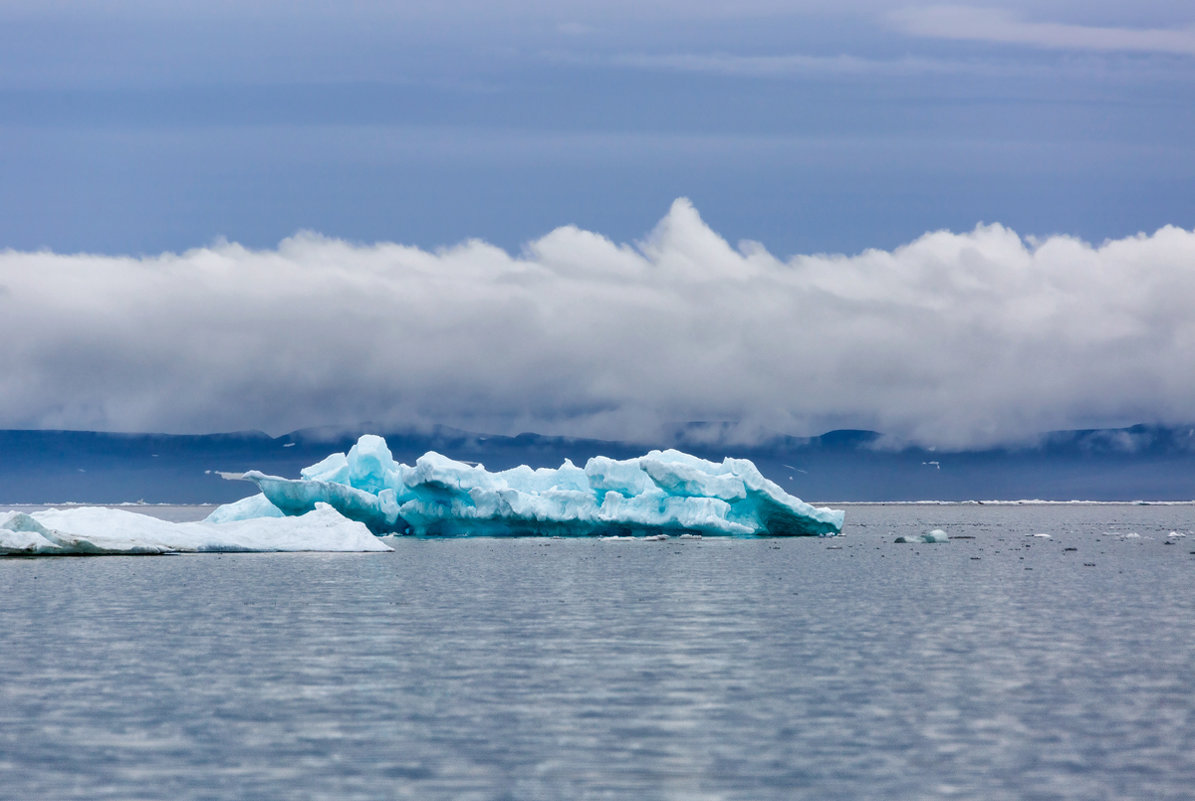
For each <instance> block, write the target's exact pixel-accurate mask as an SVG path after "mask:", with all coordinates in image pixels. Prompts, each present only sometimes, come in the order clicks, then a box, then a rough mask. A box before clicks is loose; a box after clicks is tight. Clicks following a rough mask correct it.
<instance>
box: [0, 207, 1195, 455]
mask: <svg viewBox="0 0 1195 801" xmlns="http://www.w3.org/2000/svg"><path fill="white" fill-rule="evenodd" d="M1193 299H1195V232H1192V231H1187V230H1183V229H1180V228H1175V227H1166V228H1163V229H1161V230H1159V231H1157V232H1156V233H1154V234H1152V235H1148V236H1147V235H1138V236H1136V237H1132V238H1127V239H1122V240H1116V241H1109V242H1105V243H1103V244H1101V245H1098V246H1093V245H1090V244H1087V243H1085V242H1082V241H1079V240H1077V239H1074V238H1070V237H1066V236H1053V237H1049V238H1047V239H1041V240H1036V239H1023V238H1021V237H1019V236H1018V235H1017V234H1016V233H1015V232H1013V231H1011V230H1009V229H1007V228H1005V227H1002V226H1000V225H980V226H978V227H977V228H976V229H975V230H973V231H971V232H969V233H951V232H947V231H939V232H935V233H929V234H926V235H925V236H923V237H921V238H919V239H917V240H916V241H914V242H912V243H910V244H908V245H905V246H903V247H899V248H896V249H895V250H892V251H882V250H869V251H866V252H863V253H861V254H858V255H853V256H847V255H803V256H795V257H792V258H789V259H785V260H782V259H779V258H777V257H776V256H773V255H772V254H770V253H769V252H768V251H767V250H766V249H765V248H764V247H763V246H762V245H760V244H758V243H754V242H744V243H742V244H740V245H739V246H738V247H737V248H736V247H732V246H731V245H730V244H728V243H727V242H726V241H725V240H724V239H722V238H721V237H720V236H719V235H718V234H717V233H715V232H714V231H713V230H712V229H711V228H710V227H709V226H707V225H706V224H705V223H704V222H703V221H702V219H701V218H700V216H699V215H698V213H697V211H696V210H695V209H694V208H693V207H692V206H691V205H690V203H689V202H688V201H686V200H684V199H681V200H677V201H676V202H675V203H674V204H673V206H672V208H671V210H670V211H669V212H668V214H667V215H666V216H665V217H664V219H663V220H661V221H660V223H659V224H658V225H657V226H656V227H655V229H654V230H652V231H651V232H650V234H648V235H647V236H646V238H644V239H643V240H642V241H640V242H637V243H634V244H618V243H615V242H612V241H610V240H609V239H607V238H605V237H603V236H601V235H600V234H597V233H594V232H590V231H585V230H581V229H579V228H576V227H573V226H565V227H562V228H558V229H556V230H554V231H552V232H550V233H548V234H547V235H545V236H543V237H542V238H540V239H537V240H535V241H532V242H530V243H529V244H527V245H526V246H525V248H524V250H523V252H521V253H519V254H517V255H516V254H510V253H507V252H506V251H504V250H501V249H499V248H496V247H494V246H492V245H489V244H486V243H485V242H481V241H468V242H464V243H462V244H459V245H457V246H454V247H450V248H444V249H441V250H437V251H434V252H431V251H426V250H422V249H419V248H414V247H406V246H402V245H397V244H391V243H380V244H373V245H363V244H354V243H350V242H345V241H341V240H336V239H329V238H325V237H321V236H318V235H315V234H310V233H303V234H299V235H297V236H295V237H292V238H290V239H287V240H284V241H283V242H281V243H280V244H279V245H278V247H277V249H274V250H264V251H254V250H248V249H246V248H244V247H241V246H239V245H236V244H230V243H218V244H216V245H213V246H212V247H208V248H202V249H196V250H191V251H188V252H185V253H182V254H162V255H157V256H142V257H123V256H121V257H117V256H99V255H87V254H76V255H64V254H56V253H50V252H15V251H6V252H2V253H0V341H3V343H4V346H3V348H2V349H0V427H6V428H19V427H49V428H59V427H61V428H96V429H106V430H155V431H170V432H206V431H219V430H238V429H246V428H261V429H264V430H266V431H270V432H272V433H281V432H283V431H286V430H290V429H293V428H297V427H302V426H309V425H318V424H334V423H353V422H360V421H365V420H372V421H376V422H379V423H395V424H406V423H428V422H440V423H446V424H452V425H459V426H462V427H467V428H472V429H474V430H482V431H491V432H495V433H513V432H517V431H522V430H534V431H540V432H545V433H568V434H576V435H594V436H603V437H612V438H628V437H638V436H650V435H651V434H652V433H653V432H654V431H655V430H656V427H657V426H658V425H660V424H661V423H667V422H670V421H682V420H733V421H743V422H744V423H745V424H746V425H747V427H748V428H750V427H752V426H759V427H764V428H767V429H770V430H774V431H783V432H787V433H792V434H801V435H804V434H816V433H821V432H822V431H824V430H828V429H830V428H838V427H863V428H873V429H878V430H881V431H885V432H887V433H890V434H893V435H896V436H899V437H904V438H908V439H912V440H914V441H918V442H920V443H923V444H929V445H937V446H943V447H953V446H967V445H977V444H991V443H998V442H1007V441H1015V440H1024V439H1025V438H1028V437H1032V436H1033V435H1035V434H1036V433H1038V432H1040V431H1043V430H1047V429H1056V428H1067V427H1080V426H1088V425H1092V426H1094V425H1121V424H1127V423H1131V422H1138V421H1141V422H1189V421H1192V420H1195V369H1193V367H1195V364H1193V362H1195V315H1192V314H1191V313H1190V307H1191V303H1192V300H1193Z"/></svg>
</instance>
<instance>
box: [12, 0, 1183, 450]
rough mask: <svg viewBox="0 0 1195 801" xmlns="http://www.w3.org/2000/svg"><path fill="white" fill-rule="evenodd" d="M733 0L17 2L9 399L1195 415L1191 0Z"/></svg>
mask: <svg viewBox="0 0 1195 801" xmlns="http://www.w3.org/2000/svg"><path fill="white" fill-rule="evenodd" d="M726 6H727V4H721V3H718V4H715V3H706V2H679V1H676V2H674V1H673V0H665V1H663V2H634V3H631V2H555V3H548V2H511V3H495V2H479V1H475V0H448V1H447V2H441V3H436V4H434V5H433V4H418V5H416V4H403V3H383V2H374V3H370V2H361V3H355V4H352V5H351V6H348V5H345V4H327V3H314V2H307V3H303V2H298V3H294V2H288V3H283V2H273V1H272V0H270V1H263V2H238V3H233V2H219V1H216V0H208V1H207V2H190V1H189V0H184V1H181V2H173V3H169V4H162V3H157V2H148V0H144V1H141V0H123V1H122V0H111V1H110V2H98V1H96V2H45V1H44V0H43V1H42V2H36V3H34V2H24V1H23V0H7V2H3V3H0V250H2V249H5V248H7V249H8V250H7V252H4V253H2V254H0V312H3V314H0V320H4V322H0V335H3V336H4V338H5V341H6V342H8V343H9V345H8V347H7V348H6V350H5V351H4V352H0V374H3V375H4V376H5V378H4V380H3V381H0V384H4V385H5V386H4V387H3V388H4V389H5V393H2V394H3V398H4V399H3V400H2V401H0V426H7V427H41V426H58V427H85V428H109V429H124V430H128V429H147V428H153V429H157V430H170V431H201V430H217V429H236V428H264V429H266V430H270V431H272V432H273V433H280V432H281V431H284V430H286V429H287V428H292V427H298V426H300V425H319V424H325V423H334V422H346V423H350V422H356V421H358V420H362V419H375V420H393V421H400V422H401V421H407V420H414V421H435V422H448V423H456V424H460V425H467V426H473V427H475V428H479V429H484V430H494V431H498V430H502V431H511V430H523V429H533V430H545V431H546V430H554V431H560V432H562V433H587V434H595V435H601V436H619V435H622V434H625V433H627V432H632V431H633V432H640V433H642V432H649V431H650V429H651V425H652V424H653V421H659V420H664V421H668V420H680V419H745V420H750V421H752V425H759V426H763V427H765V428H769V429H771V430H784V431H787V432H789V433H797V434H813V433H820V432H821V431H822V430H825V429H827V428H830V427H836V426H859V427H873V428H879V429H882V430H885V431H889V432H892V433H894V434H897V435H900V436H908V437H912V438H915V439H919V440H920V441H924V442H940V443H943V444H956V445H959V444H962V445H965V444H972V443H979V442H993V441H1006V440H1015V439H1024V438H1025V437H1028V436H1031V435H1032V434H1033V432H1035V431H1040V430H1043V429H1046V428H1065V427H1072V426H1073V427H1077V426H1084V425H1123V424H1130V423H1134V422H1138V421H1147V422H1189V421H1191V420H1195V402H1193V401H1190V400H1188V399H1189V398H1192V397H1195V386H1193V387H1188V386H1187V383H1186V382H1185V380H1180V379H1179V378H1178V377H1176V376H1178V375H1184V374H1195V369H1191V368H1195V365H1192V364H1191V360H1192V356H1191V354H1192V353H1195V350H1193V349H1192V348H1195V335H1192V334H1191V332H1190V327H1189V326H1188V325H1187V324H1186V322H1185V319H1186V317H1187V316H1188V315H1187V308H1189V305H1190V304H1189V302H1188V301H1190V300H1195V298H1193V297H1192V285H1191V281H1190V278H1189V273H1190V270H1188V269H1187V266H1186V265H1188V264H1189V263H1191V262H1190V253H1191V247H1192V245H1191V237H1190V236H1188V235H1189V233H1190V229H1191V228H1192V226H1193V225H1195V192H1192V191H1191V187H1192V181H1193V179H1195V148H1192V147H1191V146H1190V142H1191V141H1192V140H1193V138H1195V12H1191V11H1188V10H1186V9H1185V8H1184V6H1182V5H1181V4H1176V3H1173V2H1161V1H1160V0H1148V1H1147V2H1138V3H1135V4H1133V5H1132V7H1129V6H1128V5H1127V4H1123V3H1110V2H1098V1H1097V2H1071V1H1069V0H1066V1H1059V2H1050V1H1049V0H1044V1H1043V2H1033V3H1030V2H992V3H986V4H981V5H959V4H956V5H940V4H918V3H916V2H889V1H887V0H838V1H837V2H828V0H827V1H826V2H821V1H820V0H813V1H812V2H769V1H768V0H755V1H754V2H752V1H750V0H748V1H747V2H742V3H737V4H734V8H733V10H728V7H726ZM678 198H686V199H687V200H686V201H683V202H681V203H678V204H674V201H676V200H677V199H678ZM980 223H985V224H987V225H988V226H994V227H982V228H976V226H977V225H978V224H980ZM562 226H563V228H562ZM1164 226H1176V228H1173V229H1166V231H1165V232H1163V233H1162V234H1159V235H1157V236H1155V235H1154V232H1155V231H1158V229H1161V228H1163V227H1164ZM301 231H310V232H315V234H317V235H318V236H315V237H312V236H310V235H307V234H303V235H301V236H299V237H297V238H291V237H293V236H294V235H295V234H296V233H298V232H301ZM935 231H944V232H953V233H942V234H940V235H935V236H932V237H923V235H925V234H927V232H935ZM1139 232H1144V234H1146V235H1147V236H1146V237H1144V238H1140V237H1137V234H1138V233H1139ZM744 241H746V243H745V244H740V243H743V242H744ZM469 242H472V244H467V243H469ZM562 242H568V243H570V244H569V245H568V247H567V248H564V247H563V246H562V245H561V243H562ZM754 242H757V243H760V244H758V245H756V244H752V243H754ZM229 243H232V244H229ZM280 243H281V244H280ZM371 243H383V245H381V246H380V247H378V248H374V247H373V246H372V245H371ZM384 243H397V245H395V246H391V245H386V244H384ZM910 243H911V244H910ZM1085 243H1090V244H1085ZM398 245H401V246H404V247H398ZM699 245H700V247H698V246H699ZM562 248H563V249H562ZM193 249H198V250H193ZM84 252H85V253H89V254H94V255H91V256H84V255H72V254H80V253H84ZM171 252H175V253H179V254H181V255H180V256H178V257H177V258H176V257H174V256H171V255H169V254H170V253H171ZM330 253H334V254H335V258H334V259H333V260H332V261H329V259H332V257H331V256H329V255H328V254H330ZM822 253H829V254H836V253H839V254H846V255H845V256H843V257H834V256H830V257H825V258H822V257H817V256H816V254H822ZM620 254H621V255H620ZM116 257H120V258H116ZM586 259H590V260H589V261H587V260H586ZM429 264H436V265H439V266H438V267H436V268H435V269H431V268H428V267H427V265H429ZM679 264H686V265H688V267H685V268H683V269H682V268H680V267H678V266H677V265H679ZM355 265H356V266H355ZM878 265H886V266H878ZM425 268H426V269H425ZM1192 269H1195V268H1192ZM346 270H347V272H345V271H346ZM355 270H356V271H357V272H354V271H355ZM435 270H458V271H459V276H467V277H468V281H464V279H461V280H447V279H445V280H441V278H440V277H438V276H437V275H436V273H435ZM669 270H674V271H675V277H676V279H677V284H676V286H673V287H663V286H661V285H660V283H659V275H661V274H669V273H668V271H669ZM163 271H164V272H163ZM379 271H380V272H379ZM802 271H805V272H804V273H803V272H802ZM1026 271H1028V272H1026ZM163 274H169V275H171V276H173V278H172V281H171V282H163V281H162V280H160V279H161V275H163ZM794 274H795V275H805V274H807V275H808V281H807V282H802V281H801V280H793V276H794ZM295 276H301V277H302V278H301V280H300V279H298V278H296V277H295ZM368 276H373V277H372V278H368V280H367V277H368ZM379 276H384V277H379ZM459 276H458V278H459ZM747 276H754V279H752V280H753V281H754V283H751V281H747ZM265 277H269V278H271V280H276V281H279V282H281V283H282V284H287V283H288V282H292V283H293V287H292V290H293V291H291V292H290V293H289V294H288V292H287V291H282V290H281V288H280V289H279V291H277V292H275V293H274V294H273V295H271V293H270V292H269V291H267V290H268V289H269V287H270V286H271V284H270V283H269V282H268V281H266V280H265ZM334 277H335V279H336V280H339V281H341V284H340V285H341V286H343V287H346V288H345V289H343V290H337V289H336V288H335V287H336V283H335V281H334V280H333V278H334ZM1031 279H1032V280H1031ZM369 281H377V282H379V283H378V285H377V286H375V287H374V290H375V291H376V292H377V293H378V294H377V295H376V296H375V299H376V300H377V301H378V302H388V303H390V305H391V308H392V309H394V310H397V309H399V308H401V309H402V310H403V314H405V315H406V318H405V320H404V319H391V318H392V317H396V315H397V314H398V312H397V311H394V314H392V315H389V316H388V315H387V314H386V311H385V309H382V310H380V311H379V310H376V309H368V311H367V313H365V314H364V315H363V321H365V322H367V323H368V325H370V326H373V327H374V328H373V332H374V333H373V334H370V333H368V332H362V333H360V334H359V336H358V337H356V338H354V336H352V335H351V334H352V333H353V331H354V322H353V316H354V309H357V310H358V312H357V313H360V312H359V310H360V308H361V304H365V305H368V302H369V298H370V297H371V295H370V293H369V292H367V291H364V290H363V289H362V286H364V285H365V284H368V283H369ZM744 281H747V283H746V284H744V285H745V286H750V287H753V288H754V289H753V290H752V291H750V292H748V291H742V292H740V288H741V287H740V284H743V282H744ZM362 282H365V284H363V283H362ZM511 282H514V283H520V282H522V283H521V284H520V285H521V286H523V287H524V289H526V292H527V294H523V295H520V294H518V293H510V292H508V291H507V289H508V285H509V284H510V283H511ZM242 285H245V286H250V287H255V288H256V289H255V292H256V294H251V295H250V297H248V298H245V297H235V295H236V293H237V292H238V289H239V287H240V286H242ZM707 285H711V286H715V287H717V288H718V289H717V291H716V292H713V293H712V294H711V293H710V292H708V291H707V288H703V287H707ZM80 287H86V288H87V289H86V292H84V290H82V289H80ZM582 287H588V288H589V290H592V291H593V292H594V293H595V294H594V295H593V296H592V297H591V296H590V295H588V294H586V292H587V291H589V290H586V291H582V289H581V288H582ZM910 287H921V294H920V295H916V294H915V293H911V292H909V289H910ZM300 289H302V290H304V291H306V292H308V293H309V294H308V295H302V296H300V294H301V293H300V294H296V293H298V292H299V290H300ZM880 290H882V292H880ZM769 292H773V293H779V294H778V295H769V294H768V293H769ZM877 292H880V294H877ZM121 293H123V294H121ZM282 297H285V298H287V299H286V300H285V301H283V300H280V299H279V298H282ZM411 297H416V298H422V303H420V304H414V305H412V304H411V303H408V302H407V299H409V298H411ZM196 298H204V299H205V300H204V302H203V303H199V301H197V300H194V299H196ZM594 298H597V300H594ZM776 298H784V299H785V301H784V303H779V302H777V303H771V301H773V300H775V299H776ZM350 299H351V300H352V301H353V303H356V304H358V305H357V306H354V305H353V303H350V302H349V301H350ZM902 299H903V300H902ZM977 299H978V300H977ZM192 301H193V302H192ZM723 301H724V302H723ZM720 303H721V304H722V305H719V304H720ZM785 303H787V304H788V305H784V304H785ZM196 304H198V305H196ZM204 304H206V305H204ZM288 304H289V305H288ZM487 304H488V305H487ZM603 304H604V305H603ZM553 307H555V308H557V309H559V310H567V312H568V314H572V315H573V317H572V318H571V319H570V318H569V316H568V314H565V313H564V311H561V312H560V313H559V314H556V315H553V314H552V313H551V311H550V309H552V308H553ZM155 309H170V310H172V315H171V316H170V317H169V319H166V318H164V317H161V316H155V315H157V312H156V311H155ZM232 309H236V310H238V312H237V313H236V314H234V313H233V312H232V311H231V310H232ZM439 309H443V310H445V311H444V315H443V316H442V317H440V318H438V317H437V316H436V315H437V310H439ZM827 309H834V310H835V315H832V316H830V315H827V313H826V310H827ZM332 310H335V313H336V315H338V316H336V317H335V318H333V317H330V315H331V314H332ZM590 311H594V313H593V315H592V316H587V315H588V312H590ZM237 314H239V315H241V316H237ZM520 314H522V315H523V316H522V317H520ZM653 317H654V318H655V320H656V322H655V323H650V322H648V321H650V320H651V319H652V318H653ZM804 319H811V320H813V319H816V320H818V321H819V328H817V329H816V330H814V329H811V328H808V327H802V325H801V321H802V320H804ZM528 320H530V321H531V322H528ZM577 320H580V321H581V322H582V323H583V326H584V327H583V328H582V330H580V331H577V330H573V328H570V323H572V322H575V321H577ZM661 321H662V322H661ZM910 321H914V322H910ZM220 326H224V327H225V328H224V330H225V331H226V332H236V334H237V336H236V337H232V336H228V337H222V336H221V335H219V334H213V329H217V330H218V329H219V328H220ZM503 326H505V327H503ZM628 326H631V327H632V329H633V328H634V327H635V326H638V327H641V328H643V329H644V330H648V331H651V330H655V332H656V334H657V339H656V340H653V341H651V342H650V343H648V344H646V345H645V344H644V343H642V342H639V341H636V340H634V339H631V340H627V339H626V338H625V337H623V336H615V335H613V334H612V333H611V330H609V329H616V330H618V331H620V332H622V331H623V329H626V328H627V327H628ZM711 326H712V330H711ZM657 329H658V330H657ZM514 330H517V331H519V332H520V335H519V337H516V338H511V336H509V332H510V331H514ZM461 331H465V332H472V334H471V335H468V336H466V335H463V334H461ZM383 335H384V337H385V338H386V342H388V343H390V344H389V345H388V346H387V345H385V344H382V343H379V342H377V341H374V338H375V337H377V336H383ZM602 337H605V338H606V340H605V341H604V344H602V345H600V346H598V345H594V344H593V343H595V342H598V341H599V340H601V338H602ZM213 338H215V339H216V340H219V341H220V342H222V343H223V344H222V345H221V349H217V350H216V351H215V352H214V353H213V352H211V350H210V348H209V349H207V350H205V349H204V347H198V348H197V347H195V346H194V345H193V343H194V342H196V341H199V342H206V341H208V340H211V339H213ZM587 338H588V339H587ZM296 341H298V342H300V343H302V344H303V347H302V348H299V347H297V346H296V345H295V342H296ZM498 343H501V344H498ZM561 343H567V344H568V345H569V347H564V346H563V345H562V344H561ZM611 343H615V344H617V346H618V347H621V348H626V349H628V350H629V351H630V352H631V353H632V354H633V353H642V354H644V355H642V356H641V357H634V356H631V357H627V356H626V354H625V353H624V352H622V351H619V350H618V349H617V348H616V347H615V346H614V345H613V344H611ZM695 343H701V344H700V346H698V344H695ZM101 344H102V345H103V346H102V347H101V346H100V345H101ZM205 347H206V346H205ZM304 348H306V350H304ZM337 348H339V349H340V350H339V351H337ZM345 351H348V352H351V353H353V357H352V359H346V357H345ZM514 351H518V353H519V358H518V359H515V360H513V361H515V362H517V364H511V365H508V366H507V367H504V368H503V369H495V370H489V369H482V368H483V367H484V368H488V367H490V366H492V365H493V364H503V360H504V359H506V358H507V357H508V356H509V354H511V353H512V352H514ZM246 354H250V355H246ZM346 361H347V362H349V363H351V364H353V366H354V368H355V369H354V370H353V371H352V373H351V374H347V373H345V372H344V371H342V370H340V369H339V367H333V366H328V365H331V364H332V363H337V364H339V363H342V362H346ZM661 364H666V365H668V369H666V370H661V369H660V368H659V366H660V365H661ZM694 364H696V365H699V367H697V368H694V369H690V370H686V369H685V368H684V365H694ZM777 364H780V365H784V367H783V369H777V367H776V365H777ZM321 365H323V366H321ZM678 365H680V366H679V367H678ZM768 376H770V378H768ZM765 379H766V380H765ZM566 386H567V387H568V389H567V391H566V390H564V389H562V387H566ZM203 387H206V388H208V389H207V390H204V389H201V388H203ZM338 387H351V388H352V393H353V397H352V398H348V397H346V395H347V390H346V391H344V392H342V391H338V389H337V388H338ZM828 387H834V388H836V389H834V391H830V390H829V389H827V388H828ZM209 390H210V391H209ZM449 399H451V400H449Z"/></svg>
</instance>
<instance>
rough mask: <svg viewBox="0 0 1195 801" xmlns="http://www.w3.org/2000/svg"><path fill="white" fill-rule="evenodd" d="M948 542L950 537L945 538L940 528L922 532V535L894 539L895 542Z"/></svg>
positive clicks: (944, 533) (945, 535)
mask: <svg viewBox="0 0 1195 801" xmlns="http://www.w3.org/2000/svg"><path fill="white" fill-rule="evenodd" d="M949 541H950V537H949V536H947V534H946V532H945V531H943V530H942V529H940V528H935V529H931V530H930V531H923V532H922V533H920V534H917V535H908V536H904V537H897V538H896V542H919V543H929V542H949Z"/></svg>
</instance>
